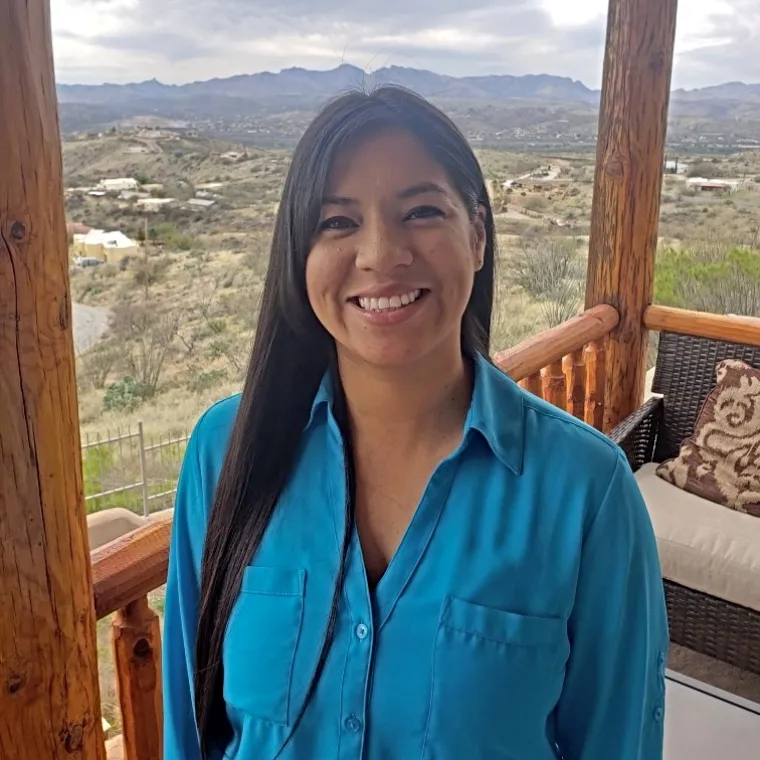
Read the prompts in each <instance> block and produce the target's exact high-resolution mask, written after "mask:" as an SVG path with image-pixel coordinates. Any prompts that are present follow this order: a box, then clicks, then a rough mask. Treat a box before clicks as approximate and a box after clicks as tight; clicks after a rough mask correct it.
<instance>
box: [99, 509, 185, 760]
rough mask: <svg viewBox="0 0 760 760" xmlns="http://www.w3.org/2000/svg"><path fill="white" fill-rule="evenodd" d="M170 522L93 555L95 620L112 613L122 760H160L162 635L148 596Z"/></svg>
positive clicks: (161, 576) (164, 555) (158, 575)
mask: <svg viewBox="0 0 760 760" xmlns="http://www.w3.org/2000/svg"><path fill="white" fill-rule="evenodd" d="M170 536H171V518H163V519H161V520H157V521H156V522H153V523H150V524H148V525H145V526H144V527H142V528H138V529H137V530H135V531H133V532H132V533H128V534H127V535H125V536H122V537H121V538H119V539H117V540H116V541H113V542H112V543H110V544H106V545H105V546H102V547H100V548H99V549H96V550H94V551H93V552H91V554H90V560H91V564H92V579H93V595H94V597H95V615H96V617H97V618H98V620H100V619H101V618H104V617H106V616H107V615H110V614H112V613H116V614H115V615H114V616H113V620H112V623H111V648H112V652H113V659H114V669H115V672H116V686H117V691H118V695H119V706H120V708H121V719H122V751H123V759H124V760H161V757H162V741H163V737H162V733H163V709H162V697H161V632H160V628H159V621H158V616H157V615H156V613H155V612H154V611H153V610H151V608H150V606H149V605H148V593H149V592H151V591H153V590H154V589H156V588H158V587H159V586H161V585H163V584H164V583H166V574H167V571H168V567H169V539H170Z"/></svg>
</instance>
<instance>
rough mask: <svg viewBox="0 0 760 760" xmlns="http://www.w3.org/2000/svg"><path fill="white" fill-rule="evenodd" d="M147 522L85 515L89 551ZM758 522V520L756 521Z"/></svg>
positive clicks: (112, 512)
mask: <svg viewBox="0 0 760 760" xmlns="http://www.w3.org/2000/svg"><path fill="white" fill-rule="evenodd" d="M147 522H148V520H147V519H146V518H144V517H141V516H140V515H136V514H135V513H134V512H130V511H129V510H128V509H122V508H120V507H117V508H115V509H104V510H103V511H102V512H93V513H92V514H89V515H87V534H88V536H89V539H90V551H92V550H93V549H97V548H99V547H101V546H103V545H104V544H110V543H111V541H115V540H116V539H117V538H121V536H123V535H124V534H126V533H131V532H132V531H133V530H137V528H141V527H142V526H143V525H145V524H146V523H147ZM758 522H760V520H758Z"/></svg>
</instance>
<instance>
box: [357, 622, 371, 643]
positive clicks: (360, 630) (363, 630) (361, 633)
mask: <svg viewBox="0 0 760 760" xmlns="http://www.w3.org/2000/svg"><path fill="white" fill-rule="evenodd" d="M368 634H369V628H367V626H366V625H365V624H364V623H359V625H357V626H356V638H357V639H359V640H360V641H364V639H366V638H367V635H368Z"/></svg>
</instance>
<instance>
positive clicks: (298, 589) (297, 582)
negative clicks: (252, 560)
mask: <svg viewBox="0 0 760 760" xmlns="http://www.w3.org/2000/svg"><path fill="white" fill-rule="evenodd" d="M305 580H306V572H305V571H304V570H294V569H292V568H289V567H260V566H258V565H251V566H249V567H247V568H246V569H245V571H244V572H243V583H242V586H241V589H240V590H241V591H242V592H243V593H244V594H264V595H268V596H303V588H304V582H305Z"/></svg>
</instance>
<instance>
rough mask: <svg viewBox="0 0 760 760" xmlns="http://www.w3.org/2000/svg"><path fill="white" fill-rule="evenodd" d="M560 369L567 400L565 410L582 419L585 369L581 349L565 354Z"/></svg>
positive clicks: (584, 395)
mask: <svg viewBox="0 0 760 760" xmlns="http://www.w3.org/2000/svg"><path fill="white" fill-rule="evenodd" d="M562 369H563V370H564V373H565V378H566V379H565V390H566V392H567V399H566V402H565V408H566V409H567V411H568V412H570V414H572V415H573V417H577V418H578V419H579V420H582V419H584V415H585V405H586V368H585V366H584V360H583V349H581V350H580V351H574V352H573V353H572V354H567V356H565V357H564V358H563V359H562Z"/></svg>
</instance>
